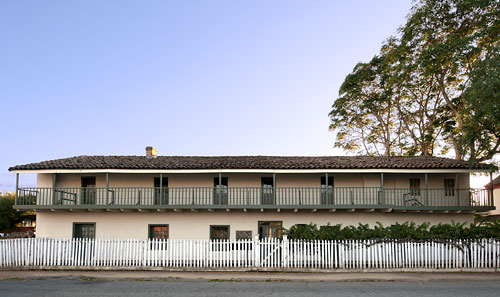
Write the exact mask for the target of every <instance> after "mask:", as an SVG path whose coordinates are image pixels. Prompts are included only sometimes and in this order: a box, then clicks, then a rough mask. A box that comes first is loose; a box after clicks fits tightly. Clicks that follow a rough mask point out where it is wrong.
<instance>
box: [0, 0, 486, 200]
mask: <svg viewBox="0 0 500 297" xmlns="http://www.w3.org/2000/svg"><path fill="white" fill-rule="evenodd" d="M410 8H411V0H408V1H402V0H394V1H389V0H381V1H369V0H367V1H361V0H359V1H332V0H329V1H321V0H317V1H305V0H303V1H293V0H292V1H290V0H286V1H285V0H282V1H278V0H267V1H265V0H241V1H232V0H231V1H230V0H228V1H222V0H214V1H201V0H200V1H180V0H179V1H124V0H120V1H94V0H86V1H55V0H51V1H35V0H32V1H1V2H0V38H1V41H0V111H1V115H2V117H1V119H2V120H1V121H2V123H1V130H0V132H1V133H0V137H1V140H2V145H0V190H2V191H3V192H6V191H12V190H13V189H14V188H15V176H14V174H13V173H10V172H8V168H9V167H10V166H14V165H18V164H26V163H30V162H39V161H44V160H51V159H57V158H64V157H71V156H77V155H144V148H145V147H146V146H148V145H152V146H154V147H156V148H157V150H158V153H159V155H207V156H211V155H312V156H315V155H323V156H328V155H345V154H346V153H345V152H343V151H342V150H340V149H334V148H333V143H334V139H335V134H334V133H332V132H330V131H329V130H328V126H329V124H330V120H329V117H328V113H329V111H330V108H331V105H332V104H333V102H334V100H335V98H336V96H337V94H338V89H339V87H340V85H341V83H342V82H343V80H344V78H345V76H346V75H347V74H349V73H350V72H351V71H352V69H353V67H354V66H355V65H356V63H358V62H363V61H369V60H370V59H371V58H372V57H373V56H374V55H375V54H377V53H378V51H379V49H380V46H381V45H382V43H383V41H384V40H386V39H387V38H388V37H390V36H391V35H393V34H395V33H396V32H397V29H398V27H399V26H401V25H403V24H404V23H405V17H406V15H407V14H408V13H409V11H410ZM20 179H21V181H20V185H21V186H34V185H36V177H35V176H34V175H33V174H21V177H20ZM483 180H484V178H483ZM483 184H484V182H480V183H479V184H478V186H481V185H483Z"/></svg>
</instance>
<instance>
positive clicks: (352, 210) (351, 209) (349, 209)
mask: <svg viewBox="0 0 500 297" xmlns="http://www.w3.org/2000/svg"><path fill="white" fill-rule="evenodd" d="M345 211H346V212H354V211H355V209H354V208H348V209H346V210H345Z"/></svg>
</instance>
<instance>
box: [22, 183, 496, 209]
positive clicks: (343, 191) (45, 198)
mask: <svg viewBox="0 0 500 297" xmlns="http://www.w3.org/2000/svg"><path fill="white" fill-rule="evenodd" d="M163 190H164V191H165V192H164V195H163V196H164V199H163V200H162V199H160V198H159V196H161V195H160V194H161V193H159V192H158V188H154V187H149V188H148V187H110V188H109V191H110V195H109V196H110V197H111V198H110V199H109V201H108V203H106V199H105V197H106V188H94V187H89V188H80V187H78V188H76V187H73V188H71V187H65V188H55V189H53V188H19V189H18V190H17V195H16V199H15V203H16V206H20V207H21V208H22V207H23V206H33V205H38V206H58V207H62V208H64V207H66V208H73V207H83V208H92V207H101V208H102V207H127V206H128V207H137V206H151V207H167V208H168V207H174V206H175V207H183V206H184V207H186V208H187V207H192V206H193V205H195V206H206V207H213V206H215V207H224V208H225V207H227V206H228V205H230V206H236V207H248V206H255V207H258V206H260V205H261V204H265V205H266V206H268V207H269V206H274V207H280V208H283V207H290V208H296V207H297V206H300V205H307V206H314V207H320V208H321V207H323V208H328V207H356V206H363V205H365V206H378V207H380V208H391V207H403V208H408V209H421V208H427V209H433V208H446V207H460V208H466V209H475V208H487V207H491V206H492V205H490V198H489V196H490V192H489V191H488V190H484V189H460V190H458V191H461V192H460V195H457V193H455V192H450V191H449V189H429V191H428V199H427V200H428V202H427V200H426V199H425V195H424V191H423V190H420V193H419V191H417V190H412V189H409V188H405V189H403V188H384V192H385V195H383V194H381V193H380V191H381V190H380V188H379V187H334V188H319V187H284V188H272V189H268V188H266V189H263V188H261V187H234V188H227V190H226V192H221V193H222V194H220V193H219V194H220V195H221V196H214V194H217V193H218V192H217V191H216V190H215V188H213V187H179V188H175V187H173V188H163ZM454 191H457V190H456V189H454ZM52 195H56V197H55V198H56V199H52ZM223 195H227V201H226V199H224V197H223ZM457 196H458V197H460V200H457V198H456V197H457ZM217 197H219V199H216V198H217ZM381 197H385V199H384V201H381V200H380V199H381ZM215 202H218V203H216V204H215Z"/></svg>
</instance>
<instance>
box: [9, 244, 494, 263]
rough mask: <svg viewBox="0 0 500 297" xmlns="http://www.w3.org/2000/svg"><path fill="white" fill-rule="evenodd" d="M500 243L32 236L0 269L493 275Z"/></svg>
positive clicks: (13, 246)
mask: <svg viewBox="0 0 500 297" xmlns="http://www.w3.org/2000/svg"><path fill="white" fill-rule="evenodd" d="M499 258H500V241H497V240H492V239H482V240H476V241H467V240H439V241H418V242H417V241H409V240H331V241H327V240H315V241H301V240H288V239H287V238H286V236H284V238H283V239H282V240H280V239H261V240H259V239H258V238H256V239H254V240H239V241H221V240H184V239H168V240H141V239H58V238H28V239H4V240H0V267H5V268H8V267H32V268H36V267H92V268H99V267H116V268H120V267H121V268H123V267H137V268H143V269H148V268H154V267H163V268H173V269H226V268H241V269H275V270H293V269H301V270H304V269H389V270H390V269H439V270H457V269H470V270H474V269H491V270H496V269H497V268H498V264H499V260H500V259H499Z"/></svg>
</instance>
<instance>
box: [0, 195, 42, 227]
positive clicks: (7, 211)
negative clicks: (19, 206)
mask: <svg viewBox="0 0 500 297" xmlns="http://www.w3.org/2000/svg"><path fill="white" fill-rule="evenodd" d="M14 203H15V196H14V194H11V195H9V194H6V195H3V196H2V195H0V232H11V231H14V230H15V229H16V224H18V223H21V222H22V221H23V220H24V219H30V220H35V215H34V214H33V213H32V212H29V211H28V212H27V211H23V212H18V211H16V210H15V209H14V207H13V206H14Z"/></svg>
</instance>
